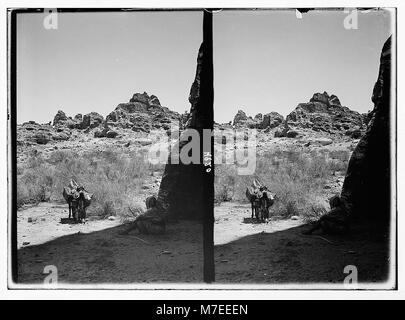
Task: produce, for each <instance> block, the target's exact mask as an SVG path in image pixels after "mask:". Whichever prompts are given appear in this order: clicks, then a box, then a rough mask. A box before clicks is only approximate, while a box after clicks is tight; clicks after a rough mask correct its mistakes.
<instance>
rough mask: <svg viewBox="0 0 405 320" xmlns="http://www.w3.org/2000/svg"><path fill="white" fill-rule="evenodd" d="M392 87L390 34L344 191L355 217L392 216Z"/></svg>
mask: <svg viewBox="0 0 405 320" xmlns="http://www.w3.org/2000/svg"><path fill="white" fill-rule="evenodd" d="M390 87H391V37H390V38H388V40H387V41H386V42H385V44H384V47H383V50H382V53H381V58H380V69H379V74H378V79H377V82H376V84H375V86H374V90H373V95H372V101H373V103H374V109H373V111H372V117H371V120H370V121H369V123H368V126H367V130H366V133H365V135H364V136H363V137H362V139H361V140H360V141H359V143H358V145H357V146H356V148H355V150H354V152H353V154H352V156H351V158H350V161H349V165H348V169H347V173H346V177H345V181H344V184H343V188H342V192H341V199H342V200H343V201H342V202H343V203H344V205H345V211H346V212H347V213H348V214H349V215H350V216H351V217H352V218H354V219H356V218H357V219H360V220H363V221H364V220H370V219H373V220H384V221H386V222H387V223H388V221H389V218H390V201H391V190H390V167H391V166H390V102H391V97H390ZM384 225H385V226H387V225H388V224H384Z"/></svg>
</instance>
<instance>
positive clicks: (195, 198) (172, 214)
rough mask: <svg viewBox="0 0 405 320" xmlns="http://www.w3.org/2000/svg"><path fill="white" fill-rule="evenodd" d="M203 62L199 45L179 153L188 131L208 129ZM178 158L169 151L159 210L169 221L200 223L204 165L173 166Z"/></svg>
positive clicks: (202, 46)
mask: <svg viewBox="0 0 405 320" xmlns="http://www.w3.org/2000/svg"><path fill="white" fill-rule="evenodd" d="M204 59H205V56H204V44H202V45H201V47H200V49H199V52H198V58H197V70H196V75H195V80H194V82H193V84H192V86H191V90H190V95H189V102H190V103H191V109H190V114H189V116H188V120H187V123H186V125H185V130H184V131H183V132H182V133H181V135H180V142H179V143H177V146H178V147H179V149H178V150H180V152H181V150H182V148H183V147H184V145H186V144H187V142H188V140H187V135H188V133H189V132H190V130H191V129H195V130H197V131H198V132H201V131H202V128H209V127H210V123H209V119H210V115H209V113H208V110H207V108H204V103H203V102H202V97H201V95H200V90H201V81H202V79H201V78H202V71H203V68H204ZM200 137H201V135H200ZM196 145H197V146H199V143H198V142H197V143H196ZM196 151H197V152H198V149H194V150H193V152H196ZM177 155H178V153H176V148H174V149H172V151H171V153H170V155H169V160H168V163H167V164H166V167H165V171H164V174H163V177H162V182H161V184H160V189H159V193H158V207H160V209H161V211H162V214H164V215H166V216H167V217H168V219H169V220H171V219H173V220H175V219H192V220H194V219H201V218H202V217H203V208H204V206H203V201H204V199H203V167H202V166H203V165H202V164H184V163H182V161H181V159H179V163H178V164H176V163H172V162H171V159H172V156H175V157H176V156H177ZM198 158H199V156H198Z"/></svg>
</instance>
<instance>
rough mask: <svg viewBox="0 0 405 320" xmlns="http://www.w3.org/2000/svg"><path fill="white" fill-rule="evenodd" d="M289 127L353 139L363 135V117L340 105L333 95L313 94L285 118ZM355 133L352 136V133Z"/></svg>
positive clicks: (325, 93) (324, 93) (364, 126)
mask: <svg viewBox="0 0 405 320" xmlns="http://www.w3.org/2000/svg"><path fill="white" fill-rule="evenodd" d="M286 121H287V122H288V124H289V125H290V126H293V127H299V128H304V129H312V130H314V131H323V132H327V133H331V134H346V135H348V136H351V137H353V138H355V139H358V138H359V132H360V136H361V135H362V134H364V132H365V129H366V123H365V122H364V117H363V116H362V115H361V114H360V113H358V112H356V111H353V110H350V109H349V108H348V107H345V106H342V105H341V104H340V101H339V98H338V97H337V96H335V95H331V96H329V94H328V93H327V92H323V93H315V94H314V95H313V96H312V98H311V99H310V101H309V102H308V103H300V104H298V106H297V107H296V108H295V110H294V111H292V112H291V113H290V114H289V115H288V116H287V117H286ZM353 131H356V132H355V133H354V134H353V135H352V132H353Z"/></svg>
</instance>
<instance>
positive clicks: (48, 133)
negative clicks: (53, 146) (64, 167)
mask: <svg viewBox="0 0 405 320" xmlns="http://www.w3.org/2000/svg"><path fill="white" fill-rule="evenodd" d="M57 123H58V121H57ZM70 135H71V132H70V130H69V129H67V128H64V129H62V128H60V127H58V128H55V127H53V126H51V125H50V124H39V123H36V122H35V121H29V122H25V123H23V124H22V125H18V126H17V144H18V145H23V144H48V143H49V142H51V141H64V140H69V139H70Z"/></svg>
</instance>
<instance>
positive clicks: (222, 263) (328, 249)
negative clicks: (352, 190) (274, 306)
mask: <svg viewBox="0 0 405 320" xmlns="http://www.w3.org/2000/svg"><path fill="white" fill-rule="evenodd" d="M215 217H216V222H215V228H216V233H215V235H216V237H215V239H216V241H215V242H216V246H215V261H216V281H217V282H219V283H255V284H262V283H267V284H272V283H275V284H281V283H282V284H291V283H342V282H343V280H344V278H345V277H346V276H347V274H344V272H343V270H344V268H345V266H347V265H354V266H356V267H357V269H358V279H359V282H378V281H382V280H385V279H386V276H387V264H388V259H389V258H388V253H387V246H386V239H387V235H382V236H378V237H377V236H376V234H375V233H373V232H369V231H368V230H370V229H369V228H368V227H365V226H363V227H359V226H357V227H356V226H355V227H353V229H352V233H351V234H350V235H346V236H330V235H322V234H321V233H317V234H314V235H310V236H307V235H302V234H301V232H302V231H304V230H307V228H308V227H307V226H305V225H304V222H303V221H300V220H276V221H270V222H269V223H268V224H255V223H252V222H251V221H250V219H249V217H250V205H245V204H235V203H224V204H222V205H221V206H218V207H216V211H215ZM246 218H247V219H246Z"/></svg>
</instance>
